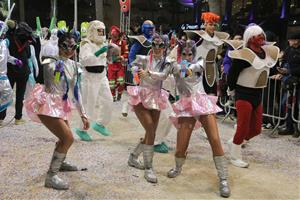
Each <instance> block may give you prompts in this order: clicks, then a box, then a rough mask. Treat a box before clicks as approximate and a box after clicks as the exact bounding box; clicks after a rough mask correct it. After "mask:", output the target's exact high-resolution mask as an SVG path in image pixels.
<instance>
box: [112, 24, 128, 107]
mask: <svg viewBox="0 0 300 200" xmlns="http://www.w3.org/2000/svg"><path fill="white" fill-rule="evenodd" d="M110 36H111V39H110V41H109V43H110V44H112V43H113V44H115V45H117V48H119V49H116V50H115V51H113V52H114V53H113V54H112V56H111V58H110V59H108V60H109V64H108V81H109V86H110V90H111V93H112V96H113V98H114V101H116V100H118V101H120V99H121V96H122V92H123V90H124V87H125V65H126V63H127V58H128V46H127V43H126V40H124V39H123V37H122V33H121V31H120V29H119V28H118V27H117V26H112V27H111V28H110ZM115 45H114V46H115ZM116 91H118V93H117V94H116Z"/></svg>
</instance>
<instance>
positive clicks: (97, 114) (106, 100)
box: [75, 20, 113, 141]
mask: <svg viewBox="0 0 300 200" xmlns="http://www.w3.org/2000/svg"><path fill="white" fill-rule="evenodd" d="M107 48H108V47H107V44H106V36H105V25H104V23H103V22H100V21H97V20H95V21H92V22H90V23H89V26H88V29H87V36H86V38H84V39H83V40H82V41H81V43H80V53H79V60H80V63H81V64H82V65H83V66H84V75H83V77H84V78H83V79H82V91H83V97H84V98H83V103H84V106H85V108H86V110H87V114H88V115H89V117H90V119H91V120H93V121H94V123H93V124H92V128H93V129H94V130H95V131H97V132H98V133H100V134H102V135H104V136H109V135H111V132H110V131H109V130H108V129H107V128H106V126H107V125H108V123H109V122H110V119H111V113H112V112H111V109H110V108H111V107H112V102H113V98H112V95H111V92H110V88H109V83H108V79H107V77H106V66H107V63H106V62H107V60H106V51H107ZM75 131H76V133H77V135H78V136H79V137H80V138H81V139H82V140H85V141H90V140H92V139H91V137H90V135H89V134H88V133H87V132H86V131H85V130H82V129H79V128H78V129H76V130H75Z"/></svg>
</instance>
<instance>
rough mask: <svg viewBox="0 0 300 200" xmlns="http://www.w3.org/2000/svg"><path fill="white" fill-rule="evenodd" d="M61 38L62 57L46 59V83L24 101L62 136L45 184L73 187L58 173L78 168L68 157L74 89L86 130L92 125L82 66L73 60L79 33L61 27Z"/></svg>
mask: <svg viewBox="0 0 300 200" xmlns="http://www.w3.org/2000/svg"><path fill="white" fill-rule="evenodd" d="M58 38H59V40H58V46H59V55H58V57H52V58H47V59H44V60H43V65H44V70H43V73H44V80H45V86H42V85H39V84H37V85H36V86H35V87H34V89H33V91H32V93H31V95H29V96H28V97H27V98H26V99H25V101H24V102H25V108H26V110H27V114H28V116H29V117H30V118H31V119H32V120H33V121H36V122H41V123H43V124H44V125H45V126H46V127H47V128H48V129H49V130H50V131H51V132H52V133H53V134H54V135H55V136H56V137H58V139H59V141H58V142H57V143H56V148H55V150H54V153H53V157H52V160H51V163H50V168H49V170H48V172H47V176H46V180H45V187H50V188H54V189H57V190H66V189H68V188H69V186H68V183H67V182H66V181H64V180H62V179H61V178H59V177H58V175H57V174H58V171H59V170H62V171H77V170H78V168H77V167H76V166H74V165H71V164H70V163H68V162H66V161H65V158H66V155H67V153H68V150H69V148H70V147H71V145H72V143H73V141H74V138H73V135H72V131H71V128H70V126H69V122H68V119H69V116H70V113H71V104H72V100H71V98H70V97H69V93H70V92H73V96H74V99H75V106H76V108H77V110H78V112H79V114H80V116H81V120H82V122H83V128H84V129H85V130H87V129H88V128H89V122H88V119H87V115H86V113H85V111H84V108H83V105H82V101H81V94H80V90H79V80H80V71H79V66H78V64H77V63H76V62H74V61H72V60H70V58H72V57H73V56H74V53H75V51H76V47H77V44H76V40H77V39H78V35H74V34H72V33H66V32H62V31H59V32H58Z"/></svg>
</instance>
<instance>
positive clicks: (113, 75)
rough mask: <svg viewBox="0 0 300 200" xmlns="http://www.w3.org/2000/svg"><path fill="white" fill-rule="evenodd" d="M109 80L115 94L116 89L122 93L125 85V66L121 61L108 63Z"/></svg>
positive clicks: (112, 92)
mask: <svg viewBox="0 0 300 200" xmlns="http://www.w3.org/2000/svg"><path fill="white" fill-rule="evenodd" d="M108 81H109V87H110V90H111V94H112V95H113V96H115V94H116V90H118V93H119V94H122V92H123V90H124V86H125V67H124V66H123V65H122V64H121V63H119V62H118V63H112V64H108Z"/></svg>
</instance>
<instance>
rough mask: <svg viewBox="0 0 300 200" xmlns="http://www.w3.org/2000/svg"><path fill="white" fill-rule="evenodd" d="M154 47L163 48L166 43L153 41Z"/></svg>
mask: <svg viewBox="0 0 300 200" xmlns="http://www.w3.org/2000/svg"><path fill="white" fill-rule="evenodd" d="M152 48H156V49H162V48H165V44H164V43H163V42H162V43H159V44H158V43H155V42H152Z"/></svg>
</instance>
